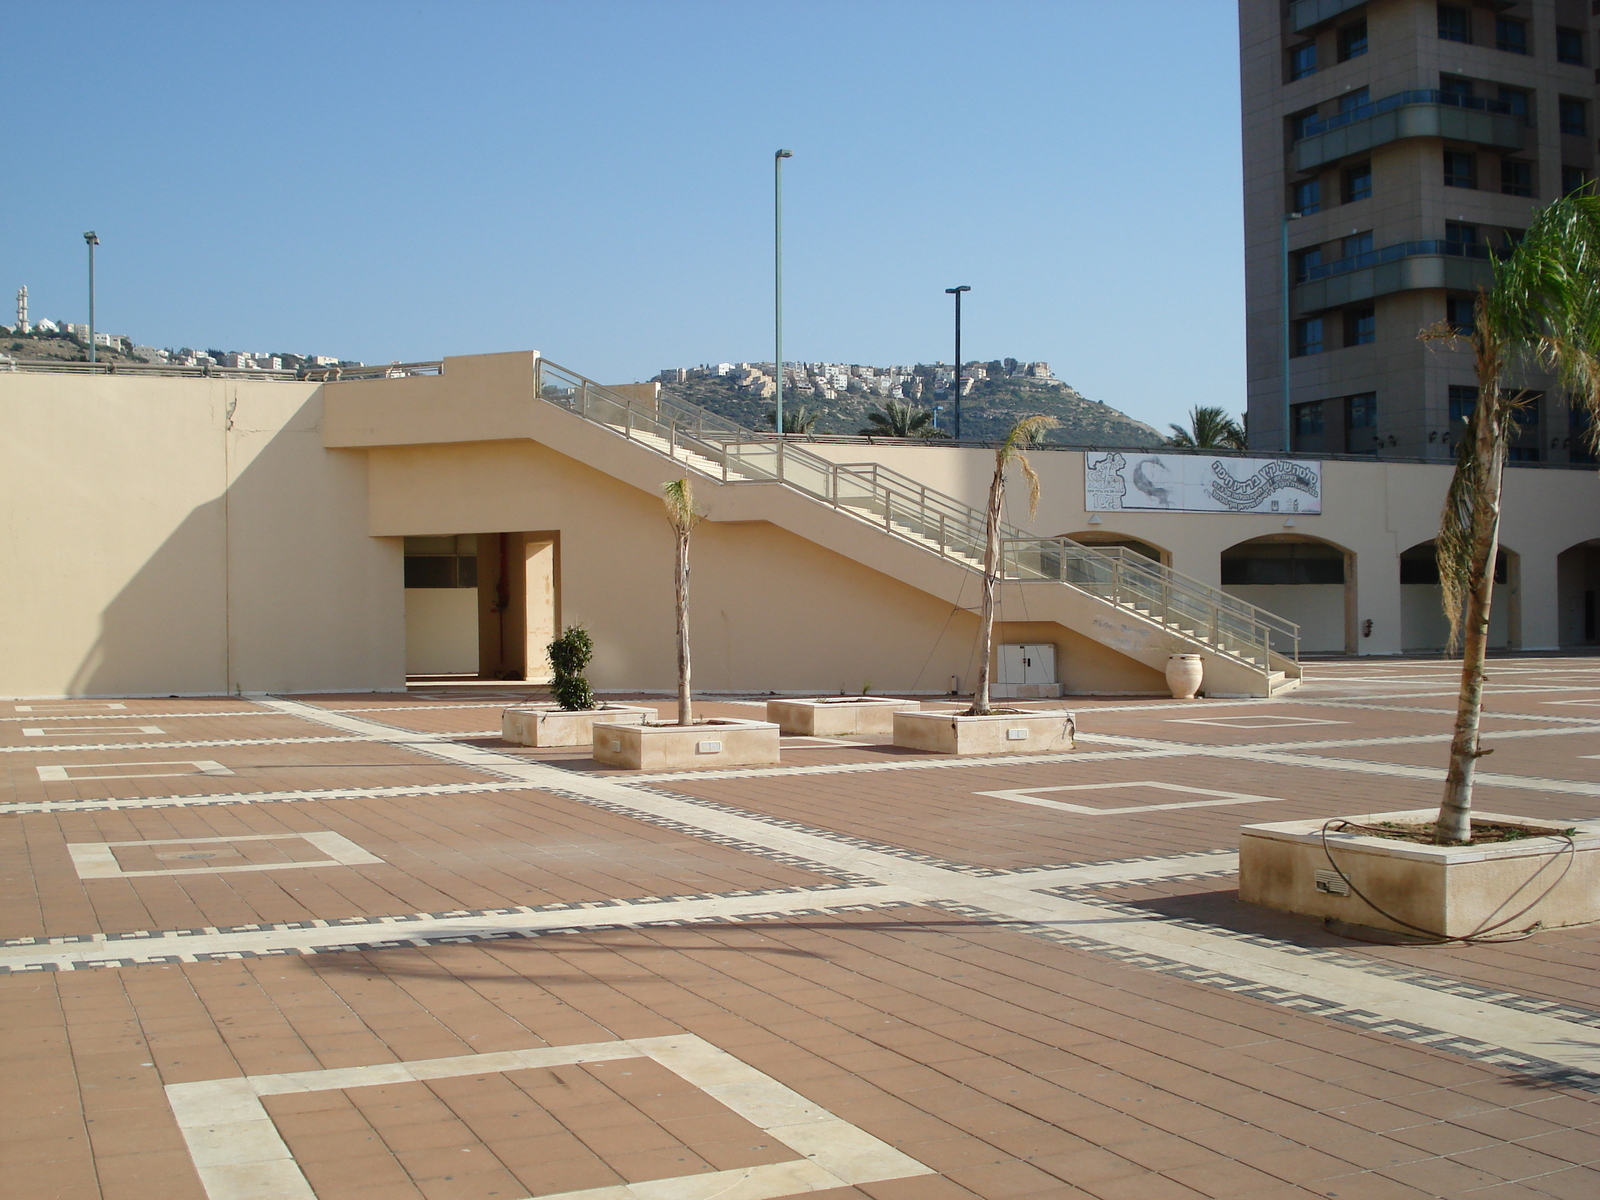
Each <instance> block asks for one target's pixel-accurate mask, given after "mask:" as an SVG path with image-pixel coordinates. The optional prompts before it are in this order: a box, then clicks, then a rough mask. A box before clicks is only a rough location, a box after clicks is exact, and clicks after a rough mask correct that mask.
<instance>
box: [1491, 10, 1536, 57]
mask: <svg viewBox="0 0 1600 1200" xmlns="http://www.w3.org/2000/svg"><path fill="white" fill-rule="evenodd" d="M1494 44H1495V47H1496V48H1497V49H1500V50H1504V51H1505V52H1506V53H1508V54H1526V53H1527V52H1528V23H1527V22H1526V21H1519V20H1518V19H1517V18H1516V17H1496V18H1495V19H1494Z"/></svg>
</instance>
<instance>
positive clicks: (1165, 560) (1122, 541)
mask: <svg viewBox="0 0 1600 1200" xmlns="http://www.w3.org/2000/svg"><path fill="white" fill-rule="evenodd" d="M1063 536H1065V537H1069V538H1071V539H1072V540H1073V541H1075V542H1077V543H1078V545H1080V546H1093V547H1095V549H1097V550H1103V549H1105V548H1106V547H1107V546H1117V547H1120V548H1121V549H1123V550H1131V551H1132V552H1133V553H1135V554H1142V555H1143V556H1144V557H1145V558H1148V559H1150V560H1151V561H1152V562H1158V563H1160V564H1161V565H1162V566H1167V567H1170V566H1171V565H1172V552H1171V551H1169V550H1163V549H1162V548H1161V547H1160V546H1155V545H1152V544H1151V543H1149V542H1146V541H1144V540H1142V539H1140V538H1136V537H1130V536H1129V535H1128V534H1126V533H1116V532H1114V531H1113V530H1109V529H1086V530H1084V531H1083V532H1082V533H1068V534H1065V535H1063Z"/></svg>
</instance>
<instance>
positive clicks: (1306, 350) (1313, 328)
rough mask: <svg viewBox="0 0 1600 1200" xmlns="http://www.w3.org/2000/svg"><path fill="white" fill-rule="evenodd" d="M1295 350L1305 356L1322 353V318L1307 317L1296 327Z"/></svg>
mask: <svg viewBox="0 0 1600 1200" xmlns="http://www.w3.org/2000/svg"><path fill="white" fill-rule="evenodd" d="M1294 352H1295V354H1297V355H1299V356H1301V357H1304V356H1305V355H1307V354H1321V353H1322V318H1321V317H1307V318H1306V319H1305V320H1304V321H1301V322H1299V323H1298V324H1297V325H1296V326H1295V327H1294Z"/></svg>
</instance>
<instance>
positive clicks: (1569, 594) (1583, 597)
mask: <svg viewBox="0 0 1600 1200" xmlns="http://www.w3.org/2000/svg"><path fill="white" fill-rule="evenodd" d="M1597 609H1600V538H1591V539H1590V540H1589V541H1587V542H1579V543H1578V544H1577V545H1576V546H1568V547H1567V548H1566V549H1565V550H1563V551H1562V552H1561V553H1560V554H1558V555H1556V619H1557V621H1558V622H1559V623H1560V631H1561V632H1560V638H1561V643H1560V644H1561V645H1563V646H1600V611H1597Z"/></svg>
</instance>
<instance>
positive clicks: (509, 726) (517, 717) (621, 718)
mask: <svg viewBox="0 0 1600 1200" xmlns="http://www.w3.org/2000/svg"><path fill="white" fill-rule="evenodd" d="M655 715H656V710H655V709H653V708H640V707H638V706H636V705H632V704H602V705H601V706H600V707H599V708H582V709H569V708H557V707H556V706H555V705H554V704H524V705H521V706H520V707H517V708H507V709H503V710H501V713H500V737H501V738H502V739H503V740H504V741H507V742H514V743H516V744H517V745H519V746H587V745H589V743H590V742H592V741H593V740H594V735H593V733H592V732H591V729H592V727H593V725H594V723H595V722H596V721H605V722H608V723H609V724H612V725H627V724H638V723H639V722H640V721H648V720H650V719H651V718H652V717H654V716H655Z"/></svg>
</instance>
